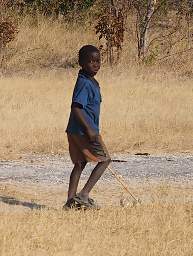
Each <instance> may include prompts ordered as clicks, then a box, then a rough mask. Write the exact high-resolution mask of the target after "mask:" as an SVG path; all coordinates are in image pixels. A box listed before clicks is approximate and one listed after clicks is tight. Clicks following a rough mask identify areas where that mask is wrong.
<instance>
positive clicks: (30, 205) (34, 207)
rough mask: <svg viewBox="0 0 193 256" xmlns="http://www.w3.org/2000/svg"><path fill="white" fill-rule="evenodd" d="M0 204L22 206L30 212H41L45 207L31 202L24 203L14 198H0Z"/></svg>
mask: <svg viewBox="0 0 193 256" xmlns="http://www.w3.org/2000/svg"><path fill="white" fill-rule="evenodd" d="M0 202H3V203H5V204H9V205H20V206H24V207H27V208H30V209H31V210H41V209H44V208H45V207H46V206H45V205H41V204H36V203H31V202H25V201H21V200H18V199H16V198H14V197H9V196H0Z"/></svg>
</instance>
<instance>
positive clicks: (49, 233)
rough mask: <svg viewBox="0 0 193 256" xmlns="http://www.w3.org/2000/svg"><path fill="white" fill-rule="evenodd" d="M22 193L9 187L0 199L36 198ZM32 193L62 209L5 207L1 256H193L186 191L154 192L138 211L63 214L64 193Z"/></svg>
mask: <svg viewBox="0 0 193 256" xmlns="http://www.w3.org/2000/svg"><path fill="white" fill-rule="evenodd" d="M24 187H25V186H24ZM21 189H23V188H21V186H19V187H15V188H14V189H13V187H12V190H11V187H10V185H8V186H7V188H6V192H3V191H2V190H1V194H2V193H3V195H4V196H8V195H9V196H13V197H15V198H16V199H18V200H20V201H28V200H29V199H27V198H28V197H29V198H34V197H32V194H31V195H30V196H29V195H28V193H29V190H27V189H25V193H20V192H19V191H20V190H21ZM108 189H109V186H108ZM33 190H34V192H33V194H34V195H35V197H36V200H35V202H38V201H41V202H42V203H46V200H47V202H49V204H50V206H51V205H53V206H54V207H55V205H56V204H58V199H59V198H61V201H60V207H58V209H56V210H51V209H50V210H42V211H39V210H33V211H30V210H27V208H24V207H23V206H13V205H12V206H8V205H7V207H6V204H3V205H2V204H1V210H0V230H1V232H0V255H1V256H11V255H15V256H20V255H26V256H44V255H45V256H52V255H53V256H64V255H72V256H77V255H88V256H89V255H97V256H98V255H101V256H103V255H113V256H114V255H115V256H117V255H122V256H123V255H125V256H130V255H135V256H141V255H143V256H149V255H155V256H161V255H164V256H165V255H167V256H170V255H171V256H173V255H177V256H192V255H193V247H192V240H193V229H192V223H193V215H192V210H193V208H192V204H191V203H190V202H188V201H186V200H183V196H182V194H184V195H185V193H184V191H185V189H175V188H172V186H171V187H170V186H168V187H165V186H163V187H162V186H160V187H159V186H158V187H155V188H154V189H152V187H151V188H150V189H149V191H148V195H149V196H150V197H151V198H154V199H155V200H154V201H152V202H151V203H147V202H143V203H142V204H141V205H138V206H137V207H135V208H120V207H110V206H109V207H106V208H104V209H102V210H100V211H86V212H74V211H70V212H62V210H60V209H61V206H62V197H61V195H60V194H59V193H56V191H55V192H54V191H49V193H48V191H47V190H46V189H43V190H42V191H41V193H40V191H38V189H35V188H33V187H31V193H32V191H33ZM105 191H107V190H105ZM190 191H192V190H189V191H188V193H190ZM111 192H112V191H111ZM105 193H106V192H104V195H103V196H105V195H106V194H105ZM188 193H186V196H187V194H188ZM109 194H110V193H109ZM34 195H33V196H34ZM113 196H115V194H113ZM38 197H39V199H37V198H38ZM171 197H173V200H172V199H171ZM43 198H44V199H45V201H43ZM110 199H111V198H110ZM179 199H181V200H179ZM184 199H185V197H184ZM50 202H51V203H50Z"/></svg>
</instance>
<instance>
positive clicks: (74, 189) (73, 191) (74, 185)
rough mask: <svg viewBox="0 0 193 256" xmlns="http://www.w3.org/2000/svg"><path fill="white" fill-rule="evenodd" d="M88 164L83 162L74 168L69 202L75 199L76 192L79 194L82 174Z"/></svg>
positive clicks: (69, 190) (69, 189)
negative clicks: (78, 189) (78, 188)
mask: <svg viewBox="0 0 193 256" xmlns="http://www.w3.org/2000/svg"><path fill="white" fill-rule="evenodd" d="M86 164H87V163H86V162H82V163H76V164H75V165H74V168H73V170H72V173H71V175H70V182H69V188H68V199H67V200H70V199H72V198H73V197H75V195H76V192H77V187H78V182H79V180H80V176H81V173H82V171H83V170H84V168H85V166H86Z"/></svg>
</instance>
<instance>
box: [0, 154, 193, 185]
mask: <svg viewBox="0 0 193 256" xmlns="http://www.w3.org/2000/svg"><path fill="white" fill-rule="evenodd" d="M113 158H116V159H121V160H125V161H127V162H118V163H112V164H111V165H112V167H113V169H115V170H117V171H118V172H119V173H120V174H121V175H122V176H123V177H124V178H125V179H126V180H128V181H131V180H132V181H136V182H139V183H141V182H144V181H145V180H146V181H147V180H148V181H150V182H151V181H170V182H180V183H182V182H183V183H189V182H192V181H193V155H187V154H184V155H162V156H143V155H140V156H139V155H138V156H137V155H123V154H116V155H113ZM92 168H93V166H92V164H88V166H87V167H86V169H85V171H84V172H83V174H82V180H85V179H86V178H87V177H88V175H89V173H90V171H91V170H92ZM71 169H72V163H71V161H70V159H69V157H68V156H54V155H24V156H22V158H21V159H20V160H10V161H0V182H1V183H2V182H22V183H35V184H41V185H44V184H45V185H56V184H67V183H68V179H69V175H70V171H71ZM107 181H108V182H110V183H112V184H113V182H115V180H114V178H113V177H112V176H111V174H110V173H109V172H106V173H105V174H104V175H103V177H102V179H101V182H107Z"/></svg>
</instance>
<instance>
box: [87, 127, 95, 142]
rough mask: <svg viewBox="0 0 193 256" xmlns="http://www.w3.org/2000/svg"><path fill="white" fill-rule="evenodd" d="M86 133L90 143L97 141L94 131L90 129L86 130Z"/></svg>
mask: <svg viewBox="0 0 193 256" xmlns="http://www.w3.org/2000/svg"><path fill="white" fill-rule="evenodd" d="M86 133H87V135H88V138H89V141H90V142H95V141H98V134H97V133H96V132H95V131H93V130H92V129H91V128H88V129H87V130H86Z"/></svg>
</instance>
